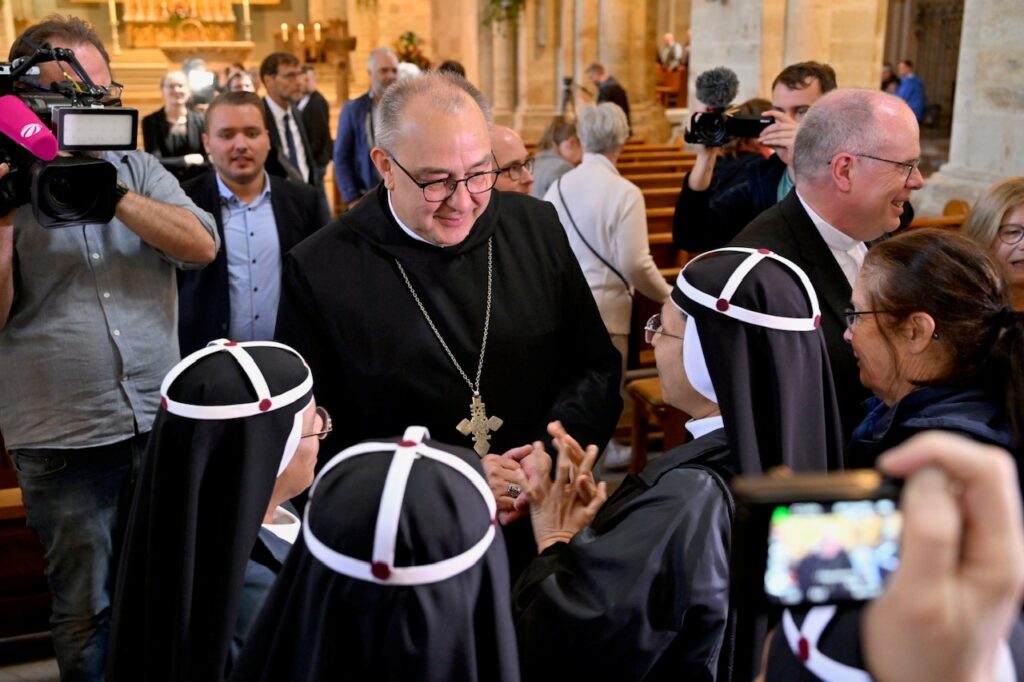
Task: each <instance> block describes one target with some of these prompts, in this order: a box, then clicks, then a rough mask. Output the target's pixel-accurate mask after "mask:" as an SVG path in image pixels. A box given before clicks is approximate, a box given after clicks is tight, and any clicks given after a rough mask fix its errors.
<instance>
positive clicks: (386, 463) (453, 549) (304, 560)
mask: <svg viewBox="0 0 1024 682" xmlns="http://www.w3.org/2000/svg"><path fill="white" fill-rule="evenodd" d="M495 511H496V509H495V502H494V496H493V495H492V494H491V492H490V489H489V488H488V486H487V484H486V481H485V479H484V476H483V473H482V469H481V466H480V458H479V457H477V456H476V454H475V453H473V452H472V451H471V450H468V449H465V448H459V447H453V446H447V445H441V444H439V443H437V442H436V441H432V440H429V434H427V433H426V429H423V428H422V427H410V428H409V429H408V430H407V431H406V434H405V435H404V437H403V438H402V439H400V440H397V442H396V441H381V442H366V443H362V444H359V445H355V446H353V447H350V448H348V449H346V450H344V451H343V452H342V453H340V454H339V455H337V456H335V457H334V458H333V459H332V460H331V461H330V462H329V463H328V464H327V465H326V466H325V467H324V468H323V470H322V471H321V472H320V474H319V475H318V476H317V479H316V481H315V482H314V484H313V487H312V488H311V489H310V496H309V503H308V504H307V507H306V512H305V519H304V521H303V532H302V534H301V535H300V536H299V539H298V540H297V541H296V543H295V546H294V547H293V548H292V551H291V553H290V554H289V556H288V560H287V561H286V562H285V565H284V567H283V568H282V570H281V573H280V574H279V575H278V579H277V582H276V583H275V585H274V587H273V588H272V590H271V592H270V595H269V596H268V597H267V600H266V602H265V603H264V607H263V610H262V611H261V612H260V615H259V617H258V618H257V620H256V622H255V623H254V625H253V627H252V630H251V631H250V633H249V637H248V639H247V641H246V645H245V647H244V649H243V650H242V653H241V655H240V657H239V661H238V663H237V665H236V667H235V669H234V671H233V672H232V677H231V679H232V680H238V681H239V682H241V681H243V680H244V681H246V682H250V681H252V680H268V681H269V680H274V681H275V682H277V681H279V680H307V681H311V680H337V679H356V680H362V679H380V680H389V679H390V680H399V679H400V680H437V681H438V682H441V681H446V680H467V681H473V680H481V681H483V680H488V681H489V680H495V681H497V682H501V681H502V680H518V679H519V666H518V659H517V652H516V639H515V632H514V630H513V626H512V617H511V607H510V589H509V578H508V563H507V560H506V557H505V548H504V543H503V540H502V535H501V533H500V532H497V528H496V525H497V523H496V520H495Z"/></svg>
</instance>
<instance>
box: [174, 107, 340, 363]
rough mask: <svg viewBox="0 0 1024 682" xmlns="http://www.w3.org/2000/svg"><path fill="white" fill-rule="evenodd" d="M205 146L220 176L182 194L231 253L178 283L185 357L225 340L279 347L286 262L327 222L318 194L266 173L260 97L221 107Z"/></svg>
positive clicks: (213, 114)
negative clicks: (206, 214) (206, 215)
mask: <svg viewBox="0 0 1024 682" xmlns="http://www.w3.org/2000/svg"><path fill="white" fill-rule="evenodd" d="M203 145H204V146H205V149H206V152H207V154H208V155H209V157H210V161H211V163H212V164H213V168H214V172H213V173H207V174H206V175H204V176H201V177H198V178H195V179H193V180H190V181H189V182H187V183H185V185H183V187H182V189H184V190H185V192H186V193H187V194H188V195H189V197H191V198H192V200H193V201H195V202H196V205H197V206H199V207H201V208H204V209H206V210H208V211H210V212H211V213H212V214H213V216H214V218H215V219H216V222H217V231H218V232H219V234H220V237H221V240H222V241H223V242H224V248H223V249H222V250H221V251H220V252H219V253H218V254H217V257H216V259H215V260H214V262H213V264H212V265H211V266H210V267H208V268H206V269H204V270H202V271H199V272H188V273H183V274H182V275H181V276H180V277H179V278H178V293H179V299H178V307H179V321H178V339H179V343H180V345H181V352H182V354H187V353H190V352H192V351H194V350H197V349H199V348H202V347H203V346H205V345H206V344H207V343H208V342H210V341H212V340H214V339H218V338H225V337H226V338H229V339H231V340H233V341H262V340H270V339H273V338H274V323H275V321H276V320H277V304H278V299H279V298H280V294H281V259H282V257H283V256H284V254H285V253H287V252H288V251H289V250H290V249H291V247H293V246H295V244H297V243H299V242H300V241H302V240H303V239H305V238H306V237H307V236H308V235H310V234H312V233H313V232H314V231H315V230H317V229H319V228H320V227H321V226H323V225H324V224H326V223H327V219H328V216H327V214H326V212H325V211H324V210H323V204H322V203H321V202H320V201H319V193H318V192H317V191H316V190H315V189H313V188H312V187H311V186H309V185H300V184H296V183H293V182H288V181H287V180H285V179H283V178H278V177H275V176H272V175H269V174H268V173H267V172H266V170H265V169H264V164H265V163H266V160H267V156H268V155H269V153H270V136H269V134H268V132H267V128H266V126H265V124H264V118H263V107H262V103H261V102H260V99H259V97H258V96H257V95H255V94H254V93H251V92H230V93H224V94H222V95H220V96H218V97H217V98H216V99H214V101H213V102H212V103H211V104H210V108H209V109H207V111H206V132H204V133H203Z"/></svg>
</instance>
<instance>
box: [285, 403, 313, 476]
mask: <svg viewBox="0 0 1024 682" xmlns="http://www.w3.org/2000/svg"><path fill="white" fill-rule="evenodd" d="M312 404H313V401H312V400H310V401H309V404H307V405H306V407H305V409H302V410H299V411H298V412H296V413H295V419H294V420H293V421H292V430H291V432H289V434H288V440H287V441H285V444H284V452H282V453H281V463H280V464H278V465H277V475H278V476H280V475H281V474H283V473H284V470H285V469H287V468H288V464H290V463H291V461H292V458H293V457H295V453H296V452H297V451H298V449H299V441H301V440H302V422H303V421H304V418H305V416H306V410H308V409H309V406H310V405H312Z"/></svg>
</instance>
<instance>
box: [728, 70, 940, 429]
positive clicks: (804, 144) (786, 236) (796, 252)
mask: <svg viewBox="0 0 1024 682" xmlns="http://www.w3.org/2000/svg"><path fill="white" fill-rule="evenodd" d="M920 156H921V143H920V133H919V130H918V126H917V119H916V118H914V112H912V111H911V110H910V108H909V107H907V105H906V103H904V102H903V100H901V99H899V98H898V97H895V96H893V95H889V94H887V93H884V92H878V91H872V90H853V89H842V88H840V89H838V90H833V91H832V92H830V93H828V94H827V95H825V96H824V97H822V98H821V99H819V100H818V101H817V102H816V103H815V105H814V106H813V107H811V108H810V110H809V111H808V112H807V114H806V115H805V116H804V119H803V121H802V123H801V124H800V130H799V132H798V133H797V136H796V143H795V144H794V150H793V170H794V172H795V176H796V191H793V192H790V193H789V194H788V195H786V197H785V198H784V199H783V200H782V201H780V202H779V203H778V204H776V205H774V206H772V207H771V208H769V209H768V210H766V211H765V212H764V213H762V214H761V215H760V216H758V217H757V218H756V219H755V220H754V221H753V222H751V223H750V224H749V225H748V226H747V227H745V228H744V229H743V231H742V232H740V233H739V235H737V236H736V238H735V239H733V240H732V242H731V243H730V246H749V247H753V248H767V249H771V250H772V251H774V252H776V253H778V254H780V255H782V256H785V257H786V258H789V259H790V260H792V261H793V262H794V263H796V264H797V265H799V266H800V267H801V268H802V269H803V270H804V271H805V272H807V276H808V277H810V279H811V282H812V283H813V284H814V288H815V290H816V291H817V293H818V298H819V299H821V301H822V306H821V315H822V317H821V325H822V329H823V330H824V332H825V341H826V343H827V344H828V351H829V358H830V360H831V361H832V374H833V378H834V380H835V387H836V396H837V397H838V398H839V405H840V413H841V416H842V420H843V433H844V435H845V436H846V438H847V439H849V437H850V435H851V434H852V433H853V429H854V427H856V426H857V425H858V424H859V423H860V422H861V420H862V419H863V418H864V411H863V409H862V407H861V403H862V401H863V400H864V399H865V398H867V397H868V393H867V391H866V390H865V389H864V387H863V386H861V384H860V381H859V380H858V371H857V362H856V360H855V358H854V357H853V354H852V353H851V352H850V347H849V345H848V344H847V343H846V342H845V341H844V340H843V335H844V334H845V332H846V319H845V311H846V309H847V307H848V305H849V302H850V294H851V292H852V290H853V284H854V282H855V281H856V279H857V273H858V272H859V271H860V269H861V266H862V264H863V263H864V256H865V255H866V254H867V252H868V247H867V244H866V243H865V242H869V241H872V240H875V239H878V238H879V237H881V236H882V235H884V234H886V233H888V232H892V231H894V230H896V229H897V228H898V227H899V226H900V221H901V219H902V217H903V214H904V211H905V210H906V207H907V203H908V200H909V199H910V195H911V193H912V192H913V191H914V190H918V189H920V188H921V187H923V186H924V178H922V176H921V172H920V171H919V170H918V167H917V166H918V163H919V162H920Z"/></svg>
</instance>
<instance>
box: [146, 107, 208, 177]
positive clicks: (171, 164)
mask: <svg viewBox="0 0 1024 682" xmlns="http://www.w3.org/2000/svg"><path fill="white" fill-rule="evenodd" d="M185 125H186V132H187V134H188V144H187V146H186V148H185V152H184V154H182V153H178V152H180V151H181V150H173V149H171V148H170V146H169V145H168V144H167V134H168V133H169V132H170V130H171V124H170V122H169V121H168V120H167V116H166V115H165V114H164V110H163V108H162V107H161V108H160V109H157V110H156V111H154V112H153V113H152V114H149V115H148V116H145V117H144V118H143V119H142V144H143V146H144V148H145V149H146V151H147V152H149V153H150V154H152V155H153V156H155V157H156V158H158V159H160V163H161V164H162V165H163V167H164V168H166V169H167V170H168V171H170V173H171V174H172V175H174V177H176V178H178V180H179V181H185V180H188V179H190V178H194V177H196V176H197V175H202V174H203V173H205V172H206V171H207V170H209V168H210V166H209V159H207V158H206V151H205V150H204V149H203V115H202V114H200V113H197V112H195V111H189V112H188V122H187V123H186V124H185ZM185 154H202V155H203V165H201V166H187V165H185Z"/></svg>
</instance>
